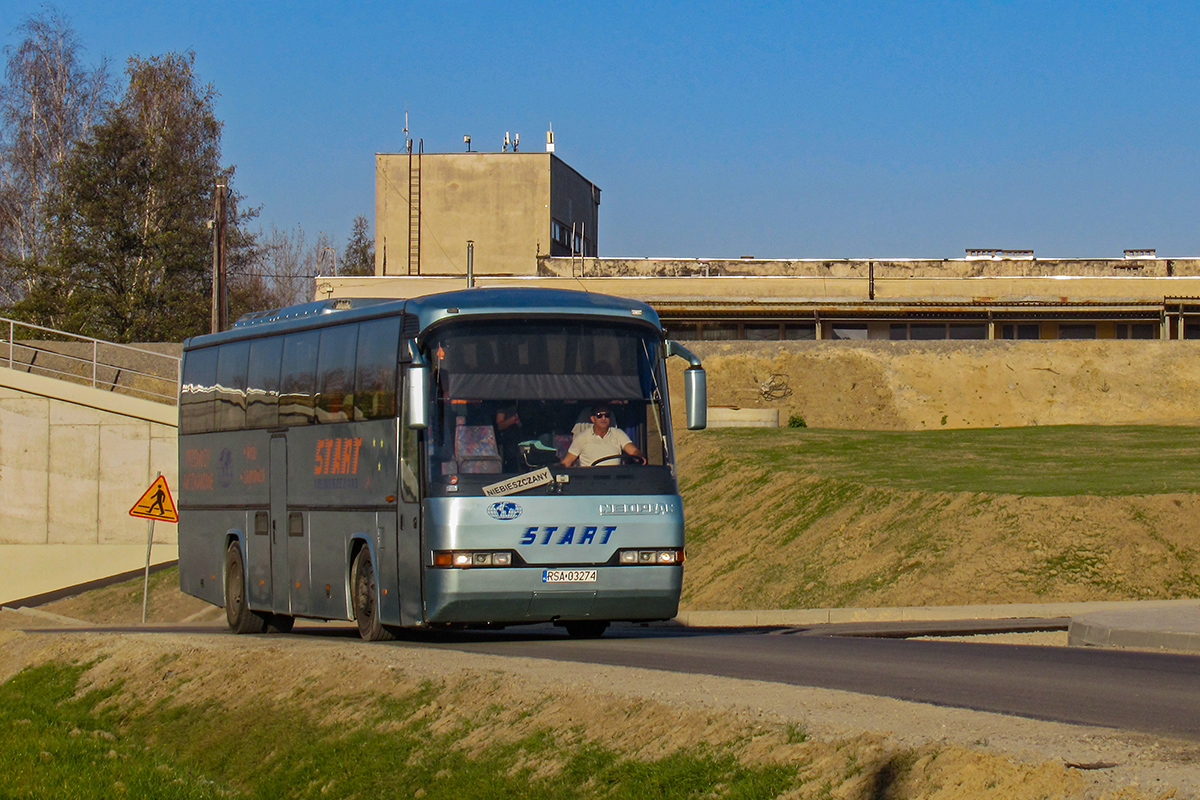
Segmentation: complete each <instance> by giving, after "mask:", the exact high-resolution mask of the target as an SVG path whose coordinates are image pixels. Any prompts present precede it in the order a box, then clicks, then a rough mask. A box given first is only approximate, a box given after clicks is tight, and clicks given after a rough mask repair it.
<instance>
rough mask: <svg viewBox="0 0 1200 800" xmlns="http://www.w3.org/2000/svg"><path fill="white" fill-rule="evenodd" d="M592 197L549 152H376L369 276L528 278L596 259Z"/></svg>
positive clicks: (589, 186)
mask: <svg viewBox="0 0 1200 800" xmlns="http://www.w3.org/2000/svg"><path fill="white" fill-rule="evenodd" d="M599 219H600V189H599V187H597V186H596V185H595V184H594V183H592V182H591V181H589V180H588V179H587V178H585V177H583V175H581V174H579V173H578V172H576V171H575V170H574V169H572V168H571V167H570V166H568V165H567V164H566V162H564V161H563V160H562V159H560V158H558V156H556V155H554V153H551V152H546V153H518V152H512V153H509V152H504V153H477V152H466V153H421V152H420V148H419V147H418V148H417V149H416V151H415V152H405V153H377V154H376V155H375V274H376V275H380V276H384V275H405V276H409V275H445V274H456V273H465V272H466V251H467V241H468V240H470V241H473V242H474V243H475V246H474V254H475V268H476V269H477V270H479V271H482V272H486V273H488V274H496V275H532V274H535V273H536V271H537V259H538V257H539V256H571V255H578V256H585V257H595V256H596V254H597V253H598V248H597V243H598V241H599V239H598V230H597V228H598V225H599Z"/></svg>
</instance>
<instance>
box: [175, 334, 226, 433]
mask: <svg viewBox="0 0 1200 800" xmlns="http://www.w3.org/2000/svg"><path fill="white" fill-rule="evenodd" d="M182 383H183V385H182V387H181V389H180V397H179V432H180V433H207V432H208V431H211V430H212V429H213V405H214V403H213V400H214V395H215V392H216V383H217V348H215V347H208V348H205V349H204V350H192V351H190V352H188V354H187V358H186V359H185V360H184V362H183V381H182Z"/></svg>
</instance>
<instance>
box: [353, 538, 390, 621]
mask: <svg viewBox="0 0 1200 800" xmlns="http://www.w3.org/2000/svg"><path fill="white" fill-rule="evenodd" d="M350 586H351V592H352V595H353V598H354V620H355V622H357V623H358V635H359V636H361V637H362V638H363V639H365V640H366V641H368V642H386V641H390V640H392V639H395V638H396V636H395V634H394V633H392V630H391V629H390V628H388V627H387V626H386V625H384V624H383V623H382V622H380V621H379V608H378V606H376V604H375V598H376V597H377V595H376V588H375V567H374V566H372V564H371V554H370V553H369V552H368V551H367V548H365V547H364V548H363V549H362V550H359V551H358V555H357V556H355V557H354V571H353V573H352V575H351V579H350Z"/></svg>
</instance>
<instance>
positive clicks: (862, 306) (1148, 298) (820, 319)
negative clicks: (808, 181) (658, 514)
mask: <svg viewBox="0 0 1200 800" xmlns="http://www.w3.org/2000/svg"><path fill="white" fill-rule="evenodd" d="M475 284H476V285H477V286H488V287H497V286H544V287H557V288H563V289H584V290H587V291H596V292H603V293H605V294H612V295H617V296H620V297H630V298H634V299H637V300H641V301H643V302H646V303H649V304H650V305H652V306H653V307H654V308H655V310H656V311H657V312H658V314H659V316H660V318H661V319H662V321H663V325H664V326H665V327H666V328H667V330H668V332H669V333H670V334H671V336H672V337H675V338H679V339H683V340H729V339H746V340H759V341H773V340H789V339H791V340H804V339H814V340H827V339H884V340H930V339H1200V259H1157V258H1156V259H1143V260H1139V261H1129V260H1125V259H1020V260H1016V259H1014V260H1008V259H1001V260H976V259H945V260H940V259H939V260H888V261H874V260H837V261H826V260H796V261H765V260H745V259H735V260H720V259H609V258H569V257H566V258H564V257H542V258H540V259H538V260H537V273H536V274H532V275H520V274H518V275H512V274H508V275H493V274H488V273H487V272H486V271H483V272H481V271H479V270H477V271H476V274H475ZM464 285H465V276H464V274H463V273H462V272H461V271H460V272H457V273H454V274H449V275H446V274H443V275H428V274H426V275H422V276H419V277H418V276H412V277H408V276H398V277H394V276H379V277H366V278H352V277H341V278H321V279H319V280H318V281H317V294H316V296H317V298H318V299H324V298H326V297H414V296H419V295H423V294H431V293H433V292H440V291H448V290H451V289H459V288H462V287H463V286H464Z"/></svg>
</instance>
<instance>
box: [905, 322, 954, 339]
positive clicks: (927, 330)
mask: <svg viewBox="0 0 1200 800" xmlns="http://www.w3.org/2000/svg"><path fill="white" fill-rule="evenodd" d="M908 338H910V339H914V340H916V341H925V342H928V341H933V340H934V339H945V338H946V324H945V323H944V322H940V323H938V324H936V325H931V324H929V323H925V322H913V323H910V324H909V326H908Z"/></svg>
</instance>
